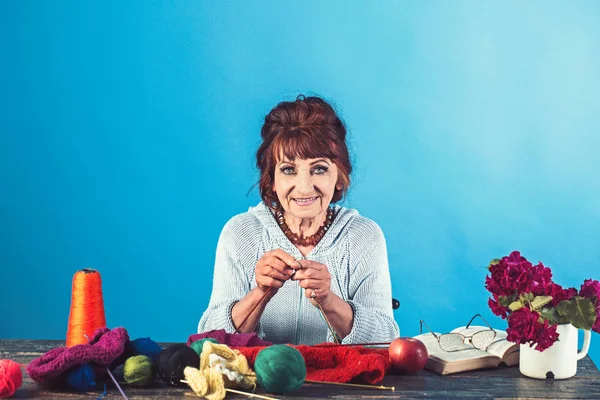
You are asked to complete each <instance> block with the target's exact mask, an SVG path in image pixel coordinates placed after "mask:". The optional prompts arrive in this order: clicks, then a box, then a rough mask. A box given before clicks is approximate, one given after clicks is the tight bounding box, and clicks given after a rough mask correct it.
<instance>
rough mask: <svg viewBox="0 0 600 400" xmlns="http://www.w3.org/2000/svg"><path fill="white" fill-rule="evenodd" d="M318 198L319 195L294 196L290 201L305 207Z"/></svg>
mask: <svg viewBox="0 0 600 400" xmlns="http://www.w3.org/2000/svg"><path fill="white" fill-rule="evenodd" d="M318 198H319V196H314V197H295V198H292V201H293V202H294V203H296V205H298V206H300V207H306V206H310V205H311V204H313V203H314V202H315V201H317V199H318Z"/></svg>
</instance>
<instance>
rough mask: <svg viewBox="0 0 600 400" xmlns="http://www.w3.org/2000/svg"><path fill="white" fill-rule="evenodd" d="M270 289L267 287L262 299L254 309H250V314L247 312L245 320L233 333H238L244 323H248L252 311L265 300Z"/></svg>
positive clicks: (270, 287)
mask: <svg viewBox="0 0 600 400" xmlns="http://www.w3.org/2000/svg"><path fill="white" fill-rule="evenodd" d="M272 288H273V287H272V286H269V288H268V289H267V291H266V292H265V293H264V294H263V295H262V297H261V298H260V299H259V300H258V302H257V303H256V304H255V305H254V307H252V309H251V310H250V312H248V315H246V318H244V320H243V321H242V322H241V323H240V326H238V327H237V328H235V333H240V329H242V326H244V324H245V323H246V321H248V318H250V316H251V315H252V313H253V312H254V310H256V307H258V306H259V305H260V303H262V302H263V300H264V299H265V297H267V295H268V294H269V292H270V291H271V289H272Z"/></svg>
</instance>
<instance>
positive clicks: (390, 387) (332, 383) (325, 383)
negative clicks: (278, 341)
mask: <svg viewBox="0 0 600 400" xmlns="http://www.w3.org/2000/svg"><path fill="white" fill-rule="evenodd" d="M242 375H244V376H254V377H255V376H256V374H242ZM182 382H183V381H182ZM304 383H313V384H317V385H336V386H351V387H359V388H366V389H380V390H391V391H392V392H394V391H396V388H395V387H394V386H373V385H361V384H359V383H342V382H326V381H311V380H308V379H306V380H304Z"/></svg>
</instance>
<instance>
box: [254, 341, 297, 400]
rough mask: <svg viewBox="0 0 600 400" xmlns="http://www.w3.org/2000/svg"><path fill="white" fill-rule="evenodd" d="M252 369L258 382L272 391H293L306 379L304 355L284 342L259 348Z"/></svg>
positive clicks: (280, 392) (279, 392) (282, 392)
mask: <svg viewBox="0 0 600 400" xmlns="http://www.w3.org/2000/svg"><path fill="white" fill-rule="evenodd" d="M254 370H255V371H256V379H257V380H258V383H259V384H260V385H261V386H262V387H264V388H265V389H267V390H268V391H269V392H272V393H278V394H284V393H289V392H293V391H294V390H297V389H299V388H300V386H302V384H303V383H304V380H305V379H306V364H305V363H304V357H302V354H300V352H299V351H298V350H296V349H295V348H293V347H291V346H286V345H285V344H276V345H274V346H270V347H267V348H265V349H263V350H261V351H260V352H259V353H258V355H257V356H256V360H254Z"/></svg>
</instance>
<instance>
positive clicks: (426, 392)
mask: <svg viewBox="0 0 600 400" xmlns="http://www.w3.org/2000/svg"><path fill="white" fill-rule="evenodd" d="M63 345H64V341H52V340H0V359H2V358H8V359H11V360H13V361H17V362H19V363H22V364H27V363H28V362H29V361H31V360H32V359H34V358H36V357H39V356H40V355H42V354H43V353H45V352H46V351H48V350H49V349H51V348H54V347H57V346H63ZM381 384H382V385H384V386H394V387H395V388H396V390H395V391H394V392H391V391H387V390H375V389H360V390H356V389H353V388H347V387H341V386H329V385H316V384H305V385H304V386H303V387H302V388H301V389H300V390H298V391H296V392H294V393H292V394H290V395H287V396H276V395H272V397H275V398H286V399H298V400H301V399H348V398H362V399H377V400H385V399H419V398H428V399H515V398H519V399H548V398H555V399H600V372H599V371H598V368H596V366H595V365H594V363H593V362H592V360H591V359H590V358H589V357H585V358H584V359H583V360H581V361H579V364H578V369H577V375H576V376H575V377H573V378H571V379H565V380H557V381H544V380H537V379H530V378H527V377H524V376H522V375H521V374H520V373H519V369H518V368H514V367H513V368H503V369H490V370H482V371H471V372H466V373H462V374H456V375H449V376H439V375H436V374H433V373H430V372H428V371H422V372H420V373H418V374H416V375H411V376H400V375H389V376H387V377H386V378H385V379H384V381H383V382H382V383H381ZM123 389H124V390H125V393H126V395H127V397H128V398H129V399H174V398H188V399H192V398H194V397H190V394H192V392H191V390H190V389H189V388H186V387H183V388H174V387H170V386H168V385H166V384H162V383H158V381H157V383H156V386H155V387H153V388H149V389H137V388H132V387H128V386H123ZM108 393H109V398H112V399H119V398H121V396H120V394H119V392H118V391H117V389H116V388H114V387H111V388H109V389H108ZM256 393H258V394H265V395H268V394H267V393H265V392H264V391H263V390H261V389H260V388H259V389H258V390H257V392H256ZM99 395H100V392H94V393H72V392H64V391H56V390H49V389H47V388H44V387H43V386H40V385H38V384H36V383H35V382H33V381H32V380H31V379H30V378H29V377H27V376H24V383H23V386H22V387H21V388H20V389H19V390H18V391H17V392H16V393H15V395H14V396H13V398H15V399H96V398H97V397H98V396H99ZM227 398H228V399H242V398H246V397H244V396H239V395H234V394H231V393H229V394H227Z"/></svg>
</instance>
